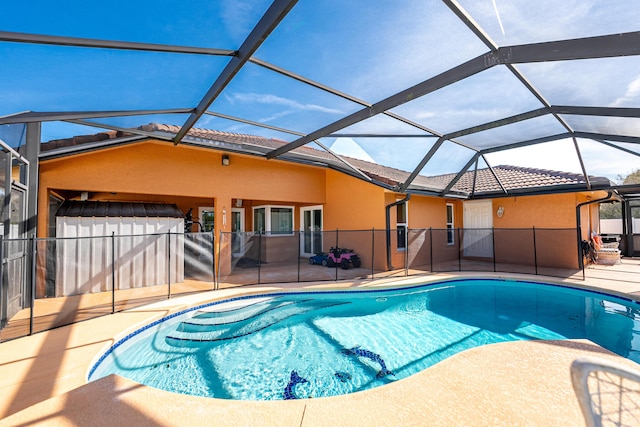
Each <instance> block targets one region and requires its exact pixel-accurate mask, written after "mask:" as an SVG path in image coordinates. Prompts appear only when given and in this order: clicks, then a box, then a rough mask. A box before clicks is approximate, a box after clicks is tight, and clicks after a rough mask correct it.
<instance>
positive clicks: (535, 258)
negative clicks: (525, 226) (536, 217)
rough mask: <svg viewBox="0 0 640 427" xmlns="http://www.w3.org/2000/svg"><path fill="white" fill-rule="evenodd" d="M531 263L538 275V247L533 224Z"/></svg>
mask: <svg viewBox="0 0 640 427" xmlns="http://www.w3.org/2000/svg"><path fill="white" fill-rule="evenodd" d="M533 264H534V265H535V268H536V276H537V275H538V248H537V247H536V226H535V225H534V226H533Z"/></svg>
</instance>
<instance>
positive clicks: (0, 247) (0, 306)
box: [0, 234, 9, 341]
mask: <svg viewBox="0 0 640 427" xmlns="http://www.w3.org/2000/svg"><path fill="white" fill-rule="evenodd" d="M7 285H8V283H7ZM3 288H4V236H3V235H2V234H0V330H1V329H2V328H4V325H5V323H6V321H7V320H9V319H6V318H5V317H6V316H5V313H4V304H5V302H4V299H3V298H4V297H3V295H5V293H4V290H3ZM0 341H2V338H1V337H0Z"/></svg>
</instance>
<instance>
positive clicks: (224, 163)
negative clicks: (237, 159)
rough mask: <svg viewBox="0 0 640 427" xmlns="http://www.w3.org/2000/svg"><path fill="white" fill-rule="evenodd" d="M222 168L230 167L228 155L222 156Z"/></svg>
mask: <svg viewBox="0 0 640 427" xmlns="http://www.w3.org/2000/svg"><path fill="white" fill-rule="evenodd" d="M222 166H229V156H228V155H226V154H223V155H222Z"/></svg>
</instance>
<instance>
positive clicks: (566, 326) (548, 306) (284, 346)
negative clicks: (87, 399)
mask: <svg viewBox="0 0 640 427" xmlns="http://www.w3.org/2000/svg"><path fill="white" fill-rule="evenodd" d="M639 308H640V305H638V304H637V303H636V302H634V301H631V300H626V299H622V298H617V297H613V296H608V295H604V294H600V293H596V292H589V291H583V290H577V289H572V288H567V287H563V286H557V285H547V284H541V283H533V282H524V281H507V280H489V279H473V280H472V279H465V280H453V281H446V282H440V283H432V284H428V285H420V286H412V287H404V288H400V289H395V290H358V291H326V292H295V293H291V292H278V293H269V294H264V295H261V296H251V297H240V298H235V299H231V300H226V301H220V302H214V303H210V304H204V305H200V306H197V307H194V308H192V309H190V310H185V311H182V312H179V313H176V314H174V315H171V316H169V317H167V318H164V319H161V320H158V321H156V322H153V323H151V324H149V325H147V326H145V327H144V328H141V329H139V330H137V331H135V332H133V333H131V334H129V335H128V336H127V337H125V338H123V339H122V340H120V341H118V342H117V343H116V344H114V345H113V346H112V347H111V348H109V350H107V351H106V352H105V353H104V354H102V355H101V356H100V357H99V359H98V360H97V362H96V363H94V364H93V365H92V367H91V369H90V372H89V380H94V379H97V378H100V377H103V376H106V375H109V374H111V373H116V374H119V375H121V376H124V377H126V378H129V379H131V380H134V381H137V382H139V383H142V384H146V385H148V386H151V387H156V388H160V389H164V390H167V391H172V392H178V393H184V394H191V395H199V396H207V397H217V398H227V399H244V400H277V399H296V398H311V397H313V398H316V397H323V396H333V395H340V394H347V393H353V392H356V391H360V390H366V389H370V388H374V387H378V386H381V385H384V384H387V383H389V382H392V381H396V380H398V379H401V378H406V377H408V376H411V375H413V374H415V373H417V372H419V371H421V370H423V369H425V368H427V367H429V366H432V365H434V364H435V363H438V362H439V361H441V360H443V359H445V358H447V357H450V356H452V355H454V354H456V353H458V352H460V351H463V350H466V349H468V348H472V347H477V346H481V345H484V344H489V343H495V342H503V341H515V340H532V339H565V338H572V339H576V338H586V339H589V340H591V341H593V342H595V343H597V344H599V345H601V346H603V347H605V348H607V349H609V350H611V351H613V352H615V353H618V354H620V355H621V356H624V357H627V358H629V359H632V360H634V361H636V362H640V353H639V352H638V350H639V349H640V344H639V343H638V342H637V341H638V339H637V338H636V335H637V334H638V331H640V327H639V326H640V324H639V323H638V320H639V319H640V317H639V316H638V309H639Z"/></svg>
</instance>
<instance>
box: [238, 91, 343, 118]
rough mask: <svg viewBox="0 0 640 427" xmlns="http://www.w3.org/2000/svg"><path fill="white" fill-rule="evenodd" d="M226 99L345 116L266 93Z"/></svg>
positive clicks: (317, 106)
mask: <svg viewBox="0 0 640 427" xmlns="http://www.w3.org/2000/svg"><path fill="white" fill-rule="evenodd" d="M227 98H228V99H230V100H231V101H232V102H235V101H239V102H245V103H258V104H269V105H279V106H284V107H288V108H290V109H292V110H297V111H316V112H320V113H328V114H341V115H343V114H345V112H344V111H342V110H338V109H336V108H327V107H323V106H321V105H317V104H302V103H300V102H298V101H295V100H293V99H287V98H282V97H280V96H277V95H272V94H268V93H234V94H233V95H232V96H231V97H227Z"/></svg>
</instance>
